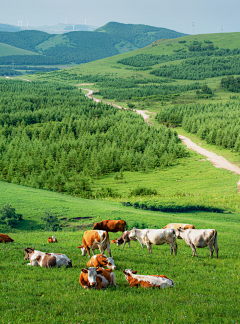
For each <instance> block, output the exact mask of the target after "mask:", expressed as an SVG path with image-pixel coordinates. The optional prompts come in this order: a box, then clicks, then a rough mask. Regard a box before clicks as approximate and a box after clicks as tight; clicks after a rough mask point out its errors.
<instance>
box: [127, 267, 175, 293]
mask: <svg viewBox="0 0 240 324" xmlns="http://www.w3.org/2000/svg"><path fill="white" fill-rule="evenodd" d="M123 273H124V274H125V278H126V280H127V281H128V283H129V285H130V286H131V287H135V286H136V287H139V286H141V287H144V288H150V287H153V288H155V287H157V288H161V289H163V288H169V287H174V282H173V280H172V279H169V278H168V277H166V276H164V275H161V276H159V275H152V276H143V275H136V273H137V271H132V269H126V270H123Z"/></svg>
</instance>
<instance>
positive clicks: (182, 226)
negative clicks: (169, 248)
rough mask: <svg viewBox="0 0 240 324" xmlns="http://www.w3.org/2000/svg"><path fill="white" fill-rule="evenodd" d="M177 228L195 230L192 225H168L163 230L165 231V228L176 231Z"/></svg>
mask: <svg viewBox="0 0 240 324" xmlns="http://www.w3.org/2000/svg"><path fill="white" fill-rule="evenodd" d="M179 227H181V228H183V229H189V228H192V229H195V226H194V225H192V224H183V223H170V224H167V225H166V226H164V227H163V229H165V228H173V229H175V230H177V229H178V228H179Z"/></svg>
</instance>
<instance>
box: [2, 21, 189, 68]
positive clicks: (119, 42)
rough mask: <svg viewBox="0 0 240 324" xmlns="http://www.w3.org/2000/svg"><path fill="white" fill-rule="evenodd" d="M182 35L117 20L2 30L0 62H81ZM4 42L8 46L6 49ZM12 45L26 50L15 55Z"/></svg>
mask: <svg viewBox="0 0 240 324" xmlns="http://www.w3.org/2000/svg"><path fill="white" fill-rule="evenodd" d="M76 26H85V25H75V27H76ZM59 27H60V25H59ZM72 27H73V26H72ZM85 27H86V26H85ZM185 35H186V34H183V33H179V32H176V31H174V30H170V29H166V28H158V27H152V26H147V25H133V24H121V23H117V22H110V23H108V24H106V25H104V26H103V27H100V28H98V29H96V30H95V31H71V32H67V33H64V34H59V33H58V34H49V33H46V32H43V31H36V30H22V31H17V32H9V31H2V32H0V43H2V46H3V44H4V46H5V47H4V51H3V50H2V49H1V44H0V65H8V64H11V63H12V60H13V59H14V61H15V62H16V64H20V65H29V64H31V65H42V64H44V65H52V64H70V63H75V64H81V63H87V62H90V61H95V60H98V59H102V58H105V57H109V56H113V55H117V54H120V53H125V52H129V51H132V50H135V49H139V48H142V47H145V46H147V45H150V44H151V43H152V42H154V41H156V40H158V39H163V38H177V37H181V36H185ZM6 45H10V46H9V47H8V48H7V49H6ZM13 48H15V49H14V51H13ZM16 48H18V49H22V50H27V51H29V53H25V55H16ZM33 52H34V53H35V55H32V54H33ZM26 54H27V55H26ZM36 54H38V55H36ZM13 55H14V57H13Z"/></svg>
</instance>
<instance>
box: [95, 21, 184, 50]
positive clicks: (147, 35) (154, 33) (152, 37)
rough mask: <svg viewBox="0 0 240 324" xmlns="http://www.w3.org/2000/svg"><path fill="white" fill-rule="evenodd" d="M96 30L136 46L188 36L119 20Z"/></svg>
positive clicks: (165, 29)
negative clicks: (123, 22)
mask: <svg viewBox="0 0 240 324" xmlns="http://www.w3.org/2000/svg"><path fill="white" fill-rule="evenodd" d="M95 32H102V33H107V34H110V35H114V36H115V37H118V38H119V39H121V40H125V41H127V42H129V43H131V44H132V45H133V46H135V47H136V48H142V47H145V46H147V45H149V44H151V43H152V42H154V41H156V40H157V39H163V38H177V37H182V36H186V34H183V33H179V32H176V31H175V30H171V29H167V28H159V27H153V26H147V25H135V24H121V23H118V22H109V23H108V24H106V25H104V26H102V27H100V28H98V29H96V30H95Z"/></svg>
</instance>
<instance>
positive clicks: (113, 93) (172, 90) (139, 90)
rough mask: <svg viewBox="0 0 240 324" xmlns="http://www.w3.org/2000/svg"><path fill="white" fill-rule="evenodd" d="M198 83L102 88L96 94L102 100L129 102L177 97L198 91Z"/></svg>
mask: <svg viewBox="0 0 240 324" xmlns="http://www.w3.org/2000/svg"><path fill="white" fill-rule="evenodd" d="M199 88H200V85H199V84H198V83H194V84H186V85H172V84H169V85H168V84H161V85H158V84H152V85H142V86H139V87H135V88H129V89H126V88H122V89H119V88H104V89H101V90H100V91H99V92H97V93H96V94H98V95H101V96H103V99H116V100H130V99H138V100H139V99H141V98H147V97H151V96H168V95H176V94H177V95H179V94H180V93H182V92H185V91H189V90H195V89H199Z"/></svg>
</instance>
